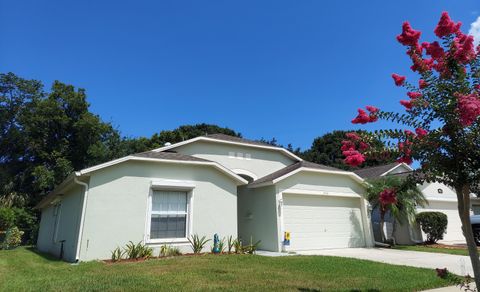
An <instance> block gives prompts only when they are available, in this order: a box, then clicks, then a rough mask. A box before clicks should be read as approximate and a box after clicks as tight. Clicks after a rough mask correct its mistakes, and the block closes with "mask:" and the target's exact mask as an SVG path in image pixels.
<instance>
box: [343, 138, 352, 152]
mask: <svg viewBox="0 0 480 292" xmlns="http://www.w3.org/2000/svg"><path fill="white" fill-rule="evenodd" d="M340 150H342V151H353V150H355V143H353V142H352V141H349V140H343V141H342V147H341V148H340Z"/></svg>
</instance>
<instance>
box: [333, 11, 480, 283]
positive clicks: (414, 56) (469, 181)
mask: <svg viewBox="0 0 480 292" xmlns="http://www.w3.org/2000/svg"><path fill="white" fill-rule="evenodd" d="M460 27H461V23H455V22H453V21H452V20H451V19H450V17H449V15H448V13H446V12H444V13H442V16H441V18H440V21H439V23H438V25H437V27H436V28H435V30H434V32H435V34H436V36H437V37H439V38H440V41H434V42H431V43H428V42H424V43H421V44H420V43H419V39H420V35H421V32H420V31H417V30H414V29H412V27H411V26H410V24H409V23H408V22H405V23H403V26H402V33H401V34H400V35H398V36H397V40H398V41H399V42H400V43H401V44H402V45H404V46H406V47H407V55H408V56H409V57H410V59H411V61H412V66H411V67H410V68H411V70H412V71H414V72H416V73H418V74H419V75H420V78H419V80H418V83H417V82H415V83H416V84H414V83H410V82H407V81H406V78H405V77H404V76H400V75H397V74H393V75H392V77H393V79H394V82H395V84H396V85H397V86H403V87H405V88H406V89H407V90H408V92H407V96H408V99H404V100H401V101H400V104H402V105H403V106H404V107H405V110H406V112H405V113H403V114H400V113H395V112H386V111H380V110H379V109H377V108H375V107H373V106H367V107H366V110H367V111H368V113H367V111H365V110H363V109H359V110H358V116H357V117H356V118H354V119H353V120H352V122H353V123H356V124H365V123H370V122H375V121H376V120H377V119H379V118H380V119H384V120H387V121H391V122H395V123H398V124H399V125H401V126H403V127H406V129H405V128H403V129H387V130H379V131H377V132H375V133H372V135H364V136H363V138H364V139H369V138H370V137H372V136H373V137H376V138H381V139H383V140H384V141H385V142H386V143H387V147H385V148H375V147H370V148H368V149H367V148H363V149H360V148H357V144H356V143H357V142H356V141H350V142H346V143H344V145H343V146H342V147H344V151H343V154H344V155H345V156H346V159H345V162H347V163H349V164H350V165H361V164H362V163H363V162H364V161H365V157H368V156H369V155H372V154H374V153H378V152H386V151H388V152H390V153H392V155H395V157H397V159H398V161H399V162H406V163H412V161H413V160H417V161H418V162H419V163H420V165H421V168H420V170H418V171H417V172H415V173H414V174H413V175H412V176H411V179H412V180H415V181H417V182H423V181H427V182H431V181H440V182H442V183H444V184H446V185H448V186H450V187H452V188H453V189H455V191H456V193H457V199H458V212H459V215H460V219H461V221H462V231H463V234H464V235H465V239H466V241H467V245H468V251H469V255H470V259H471V262H472V266H473V271H474V274H475V281H476V284H477V287H480V261H479V257H478V250H477V248H476V245H475V241H474V237H473V232H472V228H471V224H470V195H471V194H475V195H477V196H478V195H479V192H478V191H479V183H480V121H479V116H480V92H479V91H480V47H477V48H476V49H475V47H474V40H473V37H472V36H469V35H466V34H464V33H463V32H462V31H461V30H460ZM367 143H368V142H367Z"/></svg>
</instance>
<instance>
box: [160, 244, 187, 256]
mask: <svg viewBox="0 0 480 292" xmlns="http://www.w3.org/2000/svg"><path fill="white" fill-rule="evenodd" d="M179 255H182V252H181V251H180V249H179V248H178V247H176V246H168V245H166V244H164V245H162V246H161V247H160V255H159V256H160V257H173V256H179Z"/></svg>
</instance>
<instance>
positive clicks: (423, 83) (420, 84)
mask: <svg viewBox="0 0 480 292" xmlns="http://www.w3.org/2000/svg"><path fill="white" fill-rule="evenodd" d="M427 86H428V83H427V81H425V80H423V79H420V80H418V87H419V88H420V89H424V88H425V87H427Z"/></svg>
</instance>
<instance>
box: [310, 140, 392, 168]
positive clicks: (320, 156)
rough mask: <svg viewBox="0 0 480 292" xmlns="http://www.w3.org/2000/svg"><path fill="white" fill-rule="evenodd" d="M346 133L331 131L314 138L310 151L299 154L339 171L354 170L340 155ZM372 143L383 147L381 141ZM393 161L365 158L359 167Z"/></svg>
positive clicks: (388, 158)
mask: <svg viewBox="0 0 480 292" xmlns="http://www.w3.org/2000/svg"><path fill="white" fill-rule="evenodd" d="M348 132H349V131H348ZM346 133H347V131H333V132H331V133H327V134H325V135H323V136H320V137H317V138H315V140H313V143H312V146H311V147H310V149H308V150H306V151H304V152H303V153H302V154H301V155H302V157H303V158H304V159H306V160H308V161H311V162H315V163H319V164H324V165H328V166H333V167H337V168H340V169H345V170H352V169H355V167H352V166H350V165H348V164H345V163H344V162H343V159H344V156H343V154H342V150H341V146H342V141H344V140H345V134H346ZM355 133H360V134H361V133H365V132H363V131H355ZM372 143H374V144H375V145H376V147H379V146H382V145H383V143H382V141H381V140H379V139H375V140H374V141H373V142H372ZM394 161H395V158H394V157H392V156H390V155H376V156H373V155H372V156H370V157H367V159H366V161H365V163H363V164H362V165H360V167H370V166H377V165H383V164H388V163H391V162H394Z"/></svg>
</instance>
